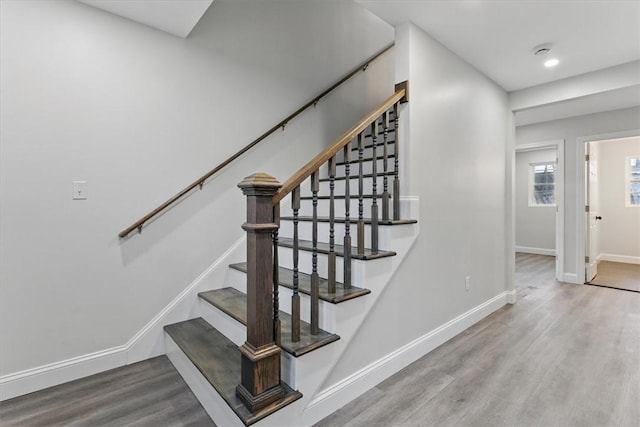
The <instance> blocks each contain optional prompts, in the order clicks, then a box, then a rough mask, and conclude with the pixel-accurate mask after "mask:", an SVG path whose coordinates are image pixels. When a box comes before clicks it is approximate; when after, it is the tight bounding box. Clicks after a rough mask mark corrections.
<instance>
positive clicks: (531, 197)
mask: <svg viewBox="0 0 640 427" xmlns="http://www.w3.org/2000/svg"><path fill="white" fill-rule="evenodd" d="M541 165H552V166H553V183H545V185H553V203H537V202H536V199H535V196H534V194H535V191H534V187H535V185H536V182H535V169H536V166H541ZM557 172H558V162H557V161H555V160H554V161H545V162H533V163H529V178H528V183H527V184H528V185H527V189H528V195H527V205H528V206H529V207H530V208H555V207H557V203H558V202H557V198H556V182H557V177H556V173H557Z"/></svg>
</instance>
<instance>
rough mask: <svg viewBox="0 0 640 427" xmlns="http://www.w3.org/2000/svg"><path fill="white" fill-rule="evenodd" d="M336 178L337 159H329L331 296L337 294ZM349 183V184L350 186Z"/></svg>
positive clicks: (329, 285)
mask: <svg viewBox="0 0 640 427" xmlns="http://www.w3.org/2000/svg"><path fill="white" fill-rule="evenodd" d="M335 178H336V158H335V156H334V157H332V158H330V159H329V266H328V267H327V275H328V289H327V291H328V292H329V293H330V294H335V293H336V249H335V221H336V209H335V200H334V197H335ZM348 184H349V183H347V185H348Z"/></svg>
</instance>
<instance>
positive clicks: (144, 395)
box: [0, 356, 215, 427]
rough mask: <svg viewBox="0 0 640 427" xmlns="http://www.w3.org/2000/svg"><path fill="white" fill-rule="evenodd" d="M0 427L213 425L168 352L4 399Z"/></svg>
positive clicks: (0, 410) (0, 406)
mask: <svg viewBox="0 0 640 427" xmlns="http://www.w3.org/2000/svg"><path fill="white" fill-rule="evenodd" d="M0 426H3V427H9V426H12V427H13V426H16V427H17V426H20V427H38V426H42V427H44V426H47V427H49V426H74V427H80V426H83V427H84V426H86V427H96V426H138V427H146V426H149V427H152V426H154V427H155V426H171V427H179V426H198V427H200V426H202V427H215V424H214V423H213V421H211V419H210V418H209V416H208V415H207V413H206V412H205V411H204V409H203V408H202V406H200V403H199V402H198V400H197V399H196V397H195V396H194V395H193V394H192V393H191V390H189V387H188V386H187V384H186V383H185V382H184V381H183V380H182V377H180V374H178V371H176V370H175V369H174V367H173V365H172V364H171V362H169V359H167V357H166V356H161V357H156V358H153V359H149V360H145V361H143V362H140V363H135V364H132V365H129V366H125V367H122V368H117V369H113V370H110V371H106V372H103V373H100V374H97V375H92V376H90V377H86V378H82V379H79V380H76V381H72V382H69V383H66V384H62V385H59V386H56V387H51V388H49V389H46V390H41V391H38V392H35V393H31V394H28V395H25V396H21V397H16V398H14V399H10V400H6V401H3V402H0Z"/></svg>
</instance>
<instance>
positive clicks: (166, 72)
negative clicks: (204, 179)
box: [0, 0, 394, 375]
mask: <svg viewBox="0 0 640 427" xmlns="http://www.w3.org/2000/svg"><path fill="white" fill-rule="evenodd" d="M0 7H1V19H2V21H1V25H0V28H1V35H0V40H1V43H2V44H1V46H0V47H1V49H0V50H1V61H0V62H1V67H2V68H1V70H0V75H1V79H2V80H1V88H0V92H1V96H2V111H1V116H0V119H1V121H2V129H1V140H2V144H1V153H0V154H1V155H0V185H1V192H0V193H1V200H0V206H1V212H0V221H1V222H0V226H1V228H2V233H1V235H0V262H1V266H2V268H1V269H0V339H1V342H0V344H1V345H0V375H5V374H8V373H15V372H18V371H22V370H25V369H29V368H34V367H38V366H42V365H45V364H48V363H53V362H59V361H63V360H66V359H69V358H73V357H77V356H83V355H87V354H90V353H93V352H97V351H101V350H106V349H109V348H112V347H116V346H122V345H124V344H126V343H127V341H128V340H130V339H131V338H132V337H133V336H134V334H136V333H137V332H138V331H140V330H141V328H142V327H143V326H144V325H145V324H146V323H147V322H149V321H150V320H151V319H152V318H153V316H155V315H156V314H157V313H159V312H160V311H161V310H162V309H163V308H164V307H165V306H166V305H167V304H168V303H169V302H170V301H172V300H173V299H174V298H175V297H176V296H177V295H178V294H179V293H180V292H181V291H182V290H183V289H184V288H185V287H186V286H188V285H189V284H190V283H191V282H192V281H193V280H194V279H195V278H197V277H198V275H200V274H201V273H202V272H203V271H204V270H205V269H206V268H207V267H208V266H209V265H211V264H212V263H213V262H214V261H215V260H216V259H217V258H219V257H220V256H221V255H222V254H223V253H224V252H225V251H226V250H227V249H228V248H229V247H230V246H231V245H232V243H233V242H235V241H237V240H238V239H239V238H240V237H241V235H242V233H243V232H242V230H241V228H240V226H241V223H242V218H243V217H244V215H245V207H244V199H243V197H242V195H241V192H240V190H239V189H238V188H237V187H236V184H237V183H238V182H240V181H241V179H242V178H243V177H244V176H247V175H249V174H251V173H253V172H258V171H263V172H268V173H271V174H273V175H275V176H276V177H278V178H279V179H280V180H285V179H286V178H287V177H288V176H289V175H290V174H291V173H293V171H294V170H296V169H298V168H299V167H300V166H302V165H303V164H304V163H306V162H307V161H308V160H309V159H310V158H311V157H312V156H313V154H314V153H317V152H319V151H320V150H321V149H322V147H324V146H325V145H327V144H329V143H330V142H332V140H333V139H334V138H335V137H337V136H339V135H340V134H341V133H342V132H344V131H345V130H346V129H347V128H348V127H349V126H351V125H352V124H353V123H354V122H355V121H356V120H358V119H359V118H361V117H362V116H363V115H365V114H366V112H368V111H369V110H370V109H371V108H372V107H373V106H374V105H377V104H379V103H380V102H381V101H382V100H384V99H386V98H387V97H388V96H389V95H390V94H391V93H392V92H393V83H394V82H393V53H389V54H386V55H385V57H384V58H382V59H381V60H379V61H377V62H376V63H375V64H373V65H371V66H370V67H369V68H368V69H367V71H366V73H364V74H361V75H360V76H358V77H357V78H356V79H354V80H353V81H351V82H350V83H349V84H348V85H347V86H345V87H344V88H342V89H340V90H339V92H338V93H336V94H335V95H333V96H332V97H331V98H330V99H327V100H323V101H322V102H320V104H319V105H318V107H317V108H316V109H312V110H310V111H309V112H308V113H305V114H304V115H303V116H302V117H300V118H299V119H298V120H296V121H295V122H292V123H290V124H289V126H287V129H286V131H284V132H281V133H278V134H277V135H276V136H274V137H272V138H270V139H269V140H267V141H265V142H263V143H262V144H261V145H260V146H259V147H258V148H256V149H254V150H253V151H252V152H251V153H250V154H248V155H245V156H243V157H242V158H241V159H240V160H238V161H237V162H236V163H235V164H234V166H233V167H232V168H230V169H228V170H226V171H224V172H223V173H221V174H220V175H219V176H218V177H217V178H215V179H214V180H213V182H211V183H210V184H208V185H207V186H206V187H205V189H204V190H203V191H201V192H198V194H195V195H193V196H191V197H190V198H188V199H186V200H184V201H183V202H182V203H180V204H179V205H178V206H176V207H174V208H173V209H171V210H170V211H169V212H167V213H166V214H164V215H163V216H162V217H160V218H159V219H157V220H156V221H154V222H153V224H151V225H149V227H148V228H146V229H145V231H144V232H143V233H142V234H141V235H138V236H134V237H132V238H130V239H128V240H125V241H120V240H119V239H118V237H117V234H118V232H119V231H121V230H122V229H124V228H125V227H127V226H128V225H130V224H131V223H133V222H134V221H135V220H137V219H138V218H139V217H141V216H142V215H144V214H146V213H147V212H148V211H150V210H151V209H153V208H155V207H156V206H158V205H159V204H160V203H161V202H163V201H164V200H166V199H167V198H169V197H170V196H172V195H173V194H175V193H176V192H178V191H179V190H180V189H181V188H183V187H184V186H186V185H187V184H189V183H190V182H191V181H193V180H195V179H196V178H197V177H198V176H200V175H202V174H203V173H204V172H206V171H207V170H209V169H211V168H212V167H213V166H215V165H216V164H217V163H219V162H221V161H222V160H224V159H225V158H227V157H228V156H229V155H230V154H232V153H233V152H235V151H236V150H238V149H239V148H240V147H242V146H244V145H246V144H248V143H249V142H250V141H251V140H253V139H254V138H256V137H257V136H258V135H260V134H261V133H262V132H264V131H265V130H266V129H268V128H270V127H271V126H273V125H274V124H275V123H277V122H278V121H280V120H281V119H282V118H284V117H285V116H287V115H288V114H290V113H291V112H292V111H294V110H296V109H297V108H298V107H299V106H300V105H302V104H303V103H306V102H307V101H309V100H310V99H312V98H313V96H315V95H316V94H317V93H319V92H320V91H322V90H323V89H324V88H326V87H327V86H329V85H330V84H332V83H333V82H334V81H336V80H338V79H339V78H340V77H341V76H343V75H344V74H345V73H346V72H348V71H350V70H351V69H352V68H353V67H355V66H356V65H357V64H359V63H360V62H362V61H364V60H365V59H366V58H367V57H369V56H371V55H372V54H374V53H375V52H377V51H379V50H380V49H381V48H383V47H384V46H386V45H387V44H389V43H391V42H392V41H393V28H391V27H390V26H389V25H387V24H386V23H383V22H382V21H381V20H380V19H378V18H377V17H375V16H373V15H372V14H371V13H369V12H368V11H365V10H364V9H362V8H361V7H359V6H356V5H353V4H352V3H350V2H290V1H277V0H273V1H268V2H238V1H231V0H216V1H215V2H214V3H213V5H212V7H211V8H210V9H209V10H208V12H207V13H206V14H205V15H204V16H203V18H202V20H201V21H200V23H199V24H198V26H197V27H196V28H195V29H194V31H193V32H192V34H191V35H190V36H189V38H187V39H186V40H184V39H180V38H177V37H174V36H171V35H168V34H165V33H163V32H160V31H157V30H153V29H151V28H149V27H146V26H143V25H140V24H137V23H134V22H132V21H129V20H126V19H123V18H119V17H116V16H113V15H110V14H108V13H106V12H103V11H100V10H97V9H94V8H92V7H89V6H87V5H84V4H81V3H77V2H75V1H16V2H13V1H2V2H0ZM73 180H86V181H87V183H88V199H87V200H85V201H72V200H71V181H73Z"/></svg>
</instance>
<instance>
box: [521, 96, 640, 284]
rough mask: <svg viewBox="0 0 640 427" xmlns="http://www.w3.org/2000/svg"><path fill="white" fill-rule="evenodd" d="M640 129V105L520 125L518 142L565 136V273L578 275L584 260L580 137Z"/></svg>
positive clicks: (539, 140) (548, 139)
mask: <svg viewBox="0 0 640 427" xmlns="http://www.w3.org/2000/svg"><path fill="white" fill-rule="evenodd" d="M636 129H640V107H634V108H625V109H622V110H615V111H608V112H605V113H598V114H589V115H585V116H579V117H572V118H569V119H562V120H553V121H550V122H544V123H537V124H532V125H527V126H519V127H518V128H516V144H530V143H534V142H542V141H551V140H557V139H564V140H565V165H564V166H565V206H564V207H565V210H564V212H565V219H564V255H565V257H564V269H563V270H564V273H565V275H569V276H571V275H576V276H575V277H577V275H578V269H582V268H583V263H581V262H580V260H578V259H577V222H576V221H577V215H578V212H577V211H576V207H577V204H578V188H579V187H578V183H577V175H578V170H577V167H578V164H579V165H580V167H582V162H578V159H577V157H578V154H577V152H578V151H577V146H578V142H577V139H578V138H580V137H587V136H591V135H602V134H607V133H613V132H620V131H630V130H636Z"/></svg>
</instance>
